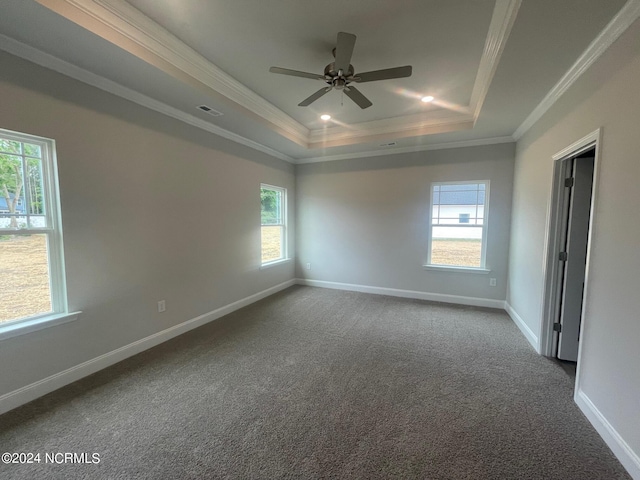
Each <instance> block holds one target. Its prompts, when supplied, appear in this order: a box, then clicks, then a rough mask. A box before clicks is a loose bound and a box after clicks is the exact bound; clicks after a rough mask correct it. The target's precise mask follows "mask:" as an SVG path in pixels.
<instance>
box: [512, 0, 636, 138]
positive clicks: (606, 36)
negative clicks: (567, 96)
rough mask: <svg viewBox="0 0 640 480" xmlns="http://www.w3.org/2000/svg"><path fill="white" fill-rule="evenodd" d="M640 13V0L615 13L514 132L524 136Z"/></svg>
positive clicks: (517, 135) (630, 2)
mask: <svg viewBox="0 0 640 480" xmlns="http://www.w3.org/2000/svg"><path fill="white" fill-rule="evenodd" d="M638 17H640V0H628V1H627V3H626V4H625V5H624V7H622V8H621V9H620V11H619V12H618V13H617V14H616V16H615V17H613V18H612V19H611V21H610V22H609V23H608V24H607V26H606V27H605V28H604V30H602V32H600V34H599V35H598V36H597V37H596V38H595V39H594V40H593V42H591V44H590V45H589V46H588V47H587V49H586V50H585V51H584V52H583V53H582V55H580V57H579V58H578V60H576V62H575V63H574V64H573V65H572V66H571V68H569V70H567V72H566V73H565V74H564V75H563V76H562V78H561V79H560V80H559V81H558V83H556V84H555V86H554V87H553V88H552V89H551V90H549V93H547V95H546V96H545V97H544V98H543V99H542V101H541V102H540V103H539V104H538V106H537V107H536V108H535V109H534V110H533V111H532V112H531V113H530V114H529V116H528V117H527V118H526V119H525V121H524V122H522V124H521V125H520V126H519V127H518V128H517V129H516V131H515V132H514V133H513V137H514V138H515V139H516V140H520V138H521V137H522V136H523V135H524V134H525V133H526V132H527V131H528V130H529V129H530V128H531V127H532V126H533V125H534V124H535V123H536V122H537V121H538V120H540V118H541V117H542V116H543V115H544V114H545V113H546V112H547V110H549V109H550V108H551V107H552V106H553V104H554V103H556V102H557V101H558V99H559V98H560V97H561V96H562V95H563V94H564V93H565V92H566V91H567V90H568V89H569V88H570V87H571V86H572V85H573V84H574V83H575V82H576V81H577V80H578V79H579V78H580V77H581V76H582V74H583V73H584V72H585V71H586V70H587V69H588V68H589V67H590V66H591V65H593V63H594V62H595V61H596V60H597V59H598V58H600V56H601V55H602V54H603V53H604V52H605V51H606V50H607V49H608V48H609V47H610V46H611V45H612V44H613V42H615V41H616V40H617V39H618V37H619V36H620V35H622V33H623V32H624V31H625V30H627V28H629V27H630V26H631V24H632V23H633V22H635V21H636V20H637V19H638Z"/></svg>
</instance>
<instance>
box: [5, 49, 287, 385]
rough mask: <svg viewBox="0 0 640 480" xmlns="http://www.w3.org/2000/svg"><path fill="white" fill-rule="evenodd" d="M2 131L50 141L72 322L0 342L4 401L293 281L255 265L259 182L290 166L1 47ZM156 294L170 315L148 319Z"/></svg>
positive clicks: (282, 176) (281, 269) (282, 179)
mask: <svg viewBox="0 0 640 480" xmlns="http://www.w3.org/2000/svg"><path fill="white" fill-rule="evenodd" d="M0 65H1V66H2V68H0V98H2V107H1V108H0V127H1V128H6V129H9V130H14V131H20V132H26V133H31V134H34V135H40V136H43V137H49V138H53V139H55V140H56V145H57V157H58V169H59V177H60V190H61V204H62V220H63V228H64V242H65V257H66V271H67V279H68V294H69V295H68V296H69V304H70V309H71V310H72V311H75V310H82V311H83V313H82V315H81V316H80V318H79V320H77V321H75V322H72V323H67V324H64V325H60V326H55V327H52V328H47V329H45V330H40V331H37V332H33V333H30V334H26V335H23V336H20V337H15V338H10V339H7V340H4V341H2V342H0V364H1V365H5V366H10V368H4V369H3V372H2V375H1V376H0V395H2V394H5V393H7V392H10V391H13V390H15V389H18V388H20V387H23V386H25V385H28V384H31V383H32V382H35V381H38V380H40V379H43V378H45V377H47V376H49V375H52V374H54V373H57V372H60V371H62V370H64V369H67V368H69V367H72V366H75V365H77V364H80V363H82V362H84V361H87V360H89V359H92V358H94V357H97V356H99V355H101V354H104V353H106V352H109V351H112V350H114V349H117V348H119V347H122V346H124V345H127V344H129V343H131V342H134V341H136V340H139V339H141V338H144V337H146V336H148V335H151V334H153V333H156V332H158V331H161V330H163V329H166V328H168V327H171V326H173V325H176V324H179V323H182V322H185V321H187V320H189V319H192V318H194V317H196V316H198V315H201V314H204V313H207V312H209V311H212V310H214V309H216V308H219V307H222V306H224V305H228V304H229V303H232V302H234V301H236V300H239V299H242V298H245V297H247V296H249V295H252V294H255V293H257V292H260V291H262V290H265V289H267V288H269V287H272V286H274V285H277V284H279V283H282V282H285V281H287V280H290V279H292V278H293V276H294V275H293V273H294V267H293V262H289V263H288V264H285V265H280V266H275V267H272V268H269V269H265V270H260V269H259V265H260V193H259V188H260V183H261V182H265V183H269V184H272V185H279V186H283V187H285V188H287V189H288V190H289V192H288V193H289V205H288V206H289V217H290V229H289V232H290V238H289V241H290V253H291V254H292V256H293V254H294V253H295V250H294V249H295V244H294V240H295V238H294V235H293V232H294V227H295V225H294V223H293V219H294V216H295V210H294V201H293V200H294V198H295V181H294V170H293V166H292V165H290V164H287V163H285V162H282V161H281V160H276V159H273V158H270V157H268V156H266V155H263V154H261V153H259V152H256V151H254V150H251V149H248V148H245V147H243V146H241V145H238V144H235V143H232V142H229V141H226V140H224V139H222V138H220V137H216V136H215V135H212V134H208V133H206V132H203V131H199V130H197V129H194V128H192V127H188V126H186V125H184V124H182V123H180V122H177V121H174V120H171V119H169V118H167V117H164V116H162V115H160V114H157V113H154V112H151V111H149V110H147V109H144V108H142V107H139V106H137V105H135V104H132V103H130V102H127V101H125V100H122V99H120V98H118V97H115V96H112V95H110V94H107V93H105V92H102V91H100V90H98V89H95V88H93V87H89V86H87V85H84V84H82V83H79V82H76V81H74V80H71V79H69V78H66V77H63V76H61V75H58V74H56V73H54V72H52V71H49V70H46V69H43V68H40V67H37V66H35V65H33V64H31V63H29V62H25V61H23V60H19V59H17V58H15V57H12V56H10V55H8V54H5V53H3V52H0ZM161 299H165V300H166V302H167V311H166V312H165V313H162V314H159V313H157V305H156V302H157V301H158V300H161Z"/></svg>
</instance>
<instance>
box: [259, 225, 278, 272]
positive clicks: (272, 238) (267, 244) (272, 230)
mask: <svg viewBox="0 0 640 480" xmlns="http://www.w3.org/2000/svg"><path fill="white" fill-rule="evenodd" d="M282 233H283V227H281V226H263V227H262V263H266V262H272V261H274V260H279V259H281V258H282V256H283V255H282V245H283V243H282Z"/></svg>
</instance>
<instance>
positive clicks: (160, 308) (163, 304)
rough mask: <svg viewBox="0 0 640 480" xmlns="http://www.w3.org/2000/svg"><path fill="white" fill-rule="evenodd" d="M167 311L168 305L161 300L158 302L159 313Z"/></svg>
mask: <svg viewBox="0 0 640 480" xmlns="http://www.w3.org/2000/svg"><path fill="white" fill-rule="evenodd" d="M166 309H167V305H166V304H165V303H164V300H160V301H159V302H158V312H160V313H162V312H164V311H165V310H166Z"/></svg>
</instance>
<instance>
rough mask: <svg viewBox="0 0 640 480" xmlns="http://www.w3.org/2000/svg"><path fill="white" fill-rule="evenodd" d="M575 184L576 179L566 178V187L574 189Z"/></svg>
mask: <svg viewBox="0 0 640 480" xmlns="http://www.w3.org/2000/svg"><path fill="white" fill-rule="evenodd" d="M574 182H575V179H574V178H573V177H570V178H565V179H564V186H565V187H569V188H571V187H573V184H574Z"/></svg>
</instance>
